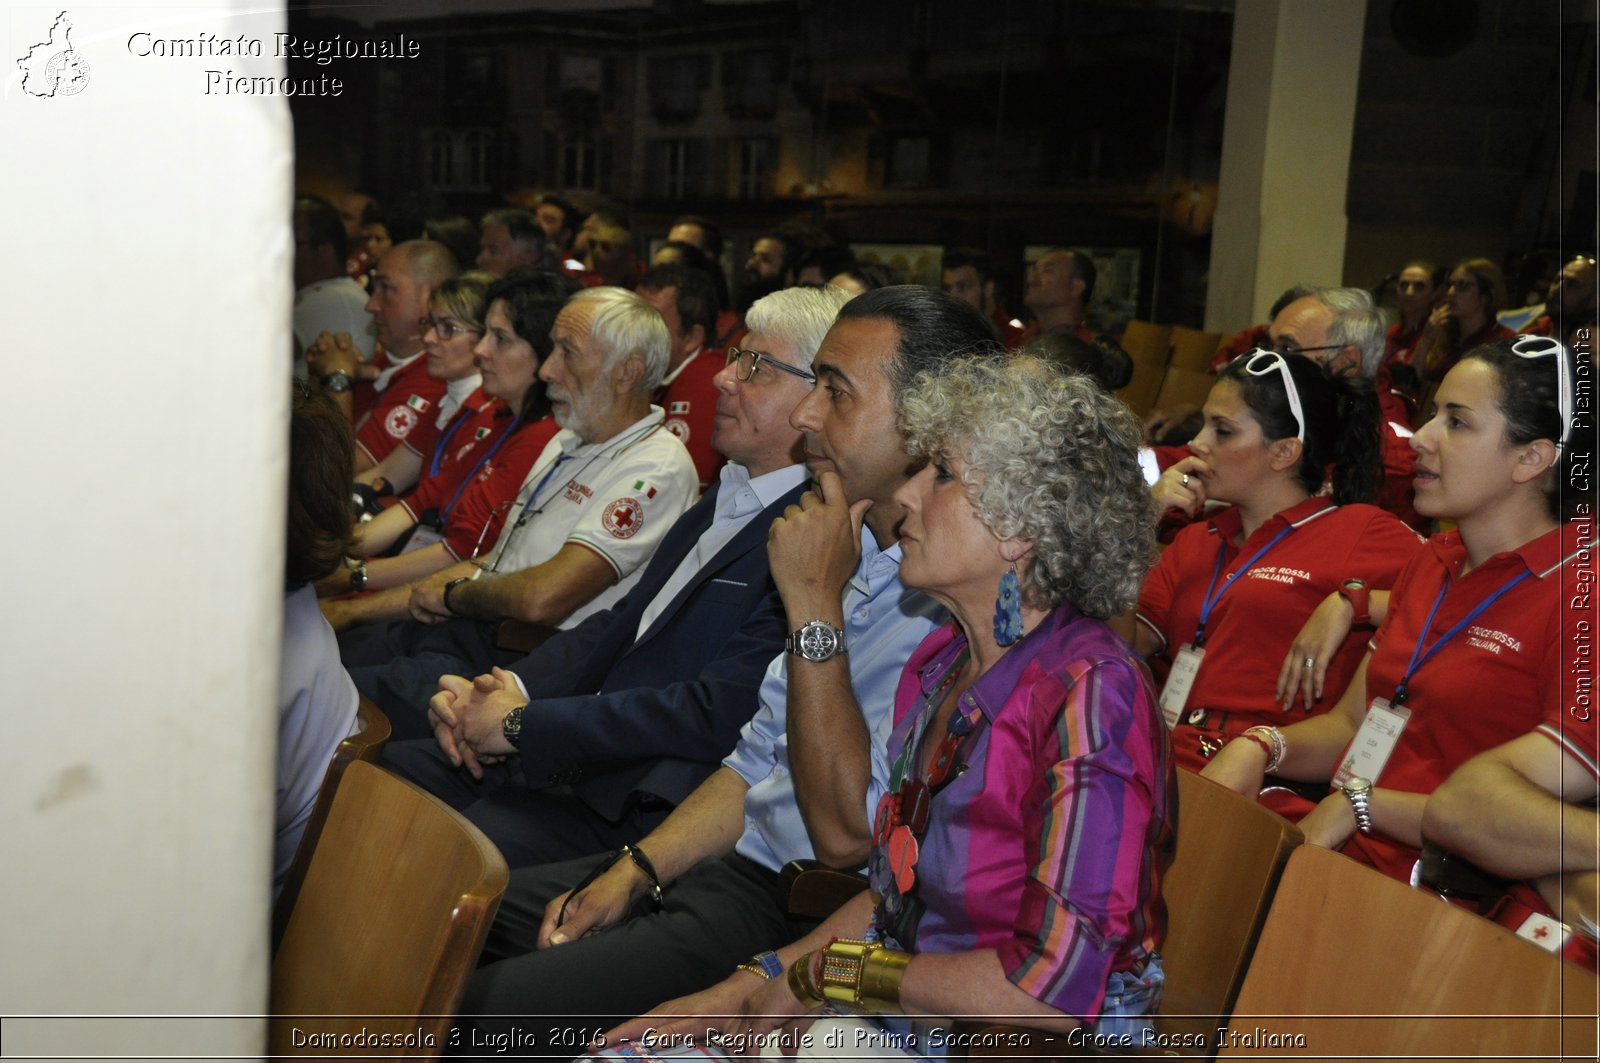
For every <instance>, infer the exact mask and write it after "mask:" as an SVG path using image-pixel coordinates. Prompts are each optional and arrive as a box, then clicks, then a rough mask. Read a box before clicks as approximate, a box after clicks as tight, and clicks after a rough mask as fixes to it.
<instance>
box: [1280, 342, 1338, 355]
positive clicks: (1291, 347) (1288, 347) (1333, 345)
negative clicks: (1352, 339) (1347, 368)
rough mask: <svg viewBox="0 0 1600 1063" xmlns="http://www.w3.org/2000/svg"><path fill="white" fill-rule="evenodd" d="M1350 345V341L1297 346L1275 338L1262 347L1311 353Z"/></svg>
mask: <svg viewBox="0 0 1600 1063" xmlns="http://www.w3.org/2000/svg"><path fill="white" fill-rule="evenodd" d="M1348 346H1350V345H1349V344H1348V343H1324V344H1322V345H1321V346H1320V347H1297V346H1295V345H1294V344H1293V343H1288V342H1286V341H1283V340H1273V341H1272V342H1271V343H1269V344H1267V345H1265V346H1264V347H1262V348H1260V349H1261V350H1264V351H1271V352H1272V353H1273V354H1310V353H1311V352H1312V351H1342V350H1344V349H1345V348H1346V347H1348Z"/></svg>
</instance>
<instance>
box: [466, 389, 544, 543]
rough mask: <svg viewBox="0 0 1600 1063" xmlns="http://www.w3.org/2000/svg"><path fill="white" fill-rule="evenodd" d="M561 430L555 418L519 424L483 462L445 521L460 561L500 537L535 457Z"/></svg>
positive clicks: (542, 418)
mask: <svg viewBox="0 0 1600 1063" xmlns="http://www.w3.org/2000/svg"><path fill="white" fill-rule="evenodd" d="M560 430H561V427H560V426H559V425H557V424H556V422H555V418H553V417H541V418H540V419H539V420H537V421H534V422H533V423H532V424H522V425H519V426H518V427H517V428H516V429H515V430H514V431H513V432H512V434H511V438H509V439H507V440H506V441H505V444H504V445H503V446H502V447H501V448H500V449H499V450H497V451H495V454H494V457H492V458H490V459H489V460H488V461H486V462H484V463H483V467H482V468H480V469H479V470H478V472H477V475H475V476H474V477H473V478H472V482H471V483H469V484H467V489H466V490H465V491H463V492H461V497H460V498H459V499H458V500H457V501H456V504H455V507H454V508H453V509H451V511H450V519H449V520H447V521H446V522H445V529H444V542H445V546H446V547H447V548H448V549H449V551H450V552H451V553H452V554H454V555H455V557H456V558H457V559H458V560H465V559H466V558H470V557H473V556H475V552H481V551H485V550H488V549H490V548H491V547H493V546H494V544H495V542H496V541H498V540H499V538H500V529H501V527H502V526H503V525H504V524H505V522H506V514H507V513H508V512H510V510H511V506H512V503H514V502H515V501H516V500H517V492H518V491H520V490H521V489H522V481H523V479H524V478H525V477H526V476H527V475H528V470H529V469H531V468H533V461H534V459H535V458H537V457H538V456H539V454H540V452H541V451H543V450H544V448H545V444H547V443H549V442H550V440H551V439H552V438H553V437H554V436H555V434H556V433H557V432H559V431H560Z"/></svg>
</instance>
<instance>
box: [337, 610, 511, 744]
mask: <svg viewBox="0 0 1600 1063" xmlns="http://www.w3.org/2000/svg"><path fill="white" fill-rule="evenodd" d="M495 628H496V625H494V624H489V623H484V622H482V621H479V620H446V621H444V622H443V623H439V624H423V623H420V622H418V621H415V620H391V621H389V622H388V623H383V624H370V625H366V626H363V627H354V628H350V629H349V630H348V631H344V632H341V633H340V635H339V657H340V659H341V660H342V661H344V666H345V669H346V670H347V671H349V673H350V678H351V679H353V680H355V684H356V689H357V690H359V691H361V693H363V694H365V695H366V696H367V697H369V698H371V699H372V700H373V701H374V702H376V703H377V705H378V708H380V709H382V710H383V711H384V714H385V715H386V716H388V717H389V722H390V724H391V725H393V727H394V736H393V737H394V740H396V741H400V740H404V739H408V738H430V737H432V735H433V729H432V728H431V727H429V726H428V699H429V698H431V697H433V695H434V692H435V691H437V690H438V689H439V677H440V676H441V675H464V676H466V677H467V678H469V679H470V678H472V677H473V676H477V675H482V674H483V673H484V672H487V671H488V670H489V669H490V668H492V667H494V666H495V665H499V666H500V667H502V668H504V667H506V666H507V665H510V664H512V663H513V662H515V661H517V660H520V659H521V658H522V656H523V654H521V653H517V652H515V651H513V650H502V649H499V648H497V647H496V646H495V644H494V639H495Z"/></svg>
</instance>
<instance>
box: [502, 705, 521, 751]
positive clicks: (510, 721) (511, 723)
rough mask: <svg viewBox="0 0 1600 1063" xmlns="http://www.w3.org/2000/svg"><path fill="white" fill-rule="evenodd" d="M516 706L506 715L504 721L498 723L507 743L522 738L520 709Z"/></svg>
mask: <svg viewBox="0 0 1600 1063" xmlns="http://www.w3.org/2000/svg"><path fill="white" fill-rule="evenodd" d="M523 708H524V706H520V705H519V706H518V707H517V708H514V709H512V710H511V711H510V712H508V713H506V716H505V719H503V720H501V721H500V730H501V731H502V732H503V733H504V734H505V736H506V741H507V742H515V741H516V740H517V739H519V738H521V737H522V709H523Z"/></svg>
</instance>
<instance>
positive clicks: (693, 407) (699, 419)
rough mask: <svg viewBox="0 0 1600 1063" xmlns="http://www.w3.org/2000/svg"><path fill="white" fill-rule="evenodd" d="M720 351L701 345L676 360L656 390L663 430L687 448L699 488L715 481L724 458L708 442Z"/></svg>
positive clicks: (713, 423)
mask: <svg viewBox="0 0 1600 1063" xmlns="http://www.w3.org/2000/svg"><path fill="white" fill-rule="evenodd" d="M727 364H728V363H727V361H726V359H725V358H724V357H723V354H722V352H721V351H714V350H708V349H707V348H704V347H702V348H701V349H700V350H699V351H698V352H696V353H695V354H694V355H693V356H692V357H691V358H690V359H689V360H688V361H686V362H684V363H682V364H680V365H679V366H678V368H677V371H676V372H675V373H669V374H668V375H669V376H670V377H671V378H672V379H671V380H669V381H666V382H664V385H663V387H662V388H661V390H660V391H658V392H657V393H656V405H658V406H660V407H661V408H662V409H663V410H665V411H666V415H667V420H666V426H667V431H669V432H671V433H672V434H673V435H675V436H677V437H678V441H679V442H680V443H682V444H683V445H684V446H685V447H687V448H688V450H689V457H691V458H693V459H694V468H695V473H696V475H697V477H698V478H699V480H700V490H701V492H704V491H705V489H706V488H707V487H708V486H709V485H711V484H713V483H715V482H716V480H717V470H719V469H721V468H722V466H723V463H724V462H726V461H727V460H728V459H727V458H724V457H723V456H722V454H721V453H720V452H718V450H717V449H716V448H715V447H713V446H712V445H711V431H712V429H713V428H715V427H716V420H717V385H716V384H715V383H713V379H714V378H715V377H716V375H717V374H718V373H720V372H721V371H722V367H723V366H725V365H727Z"/></svg>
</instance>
